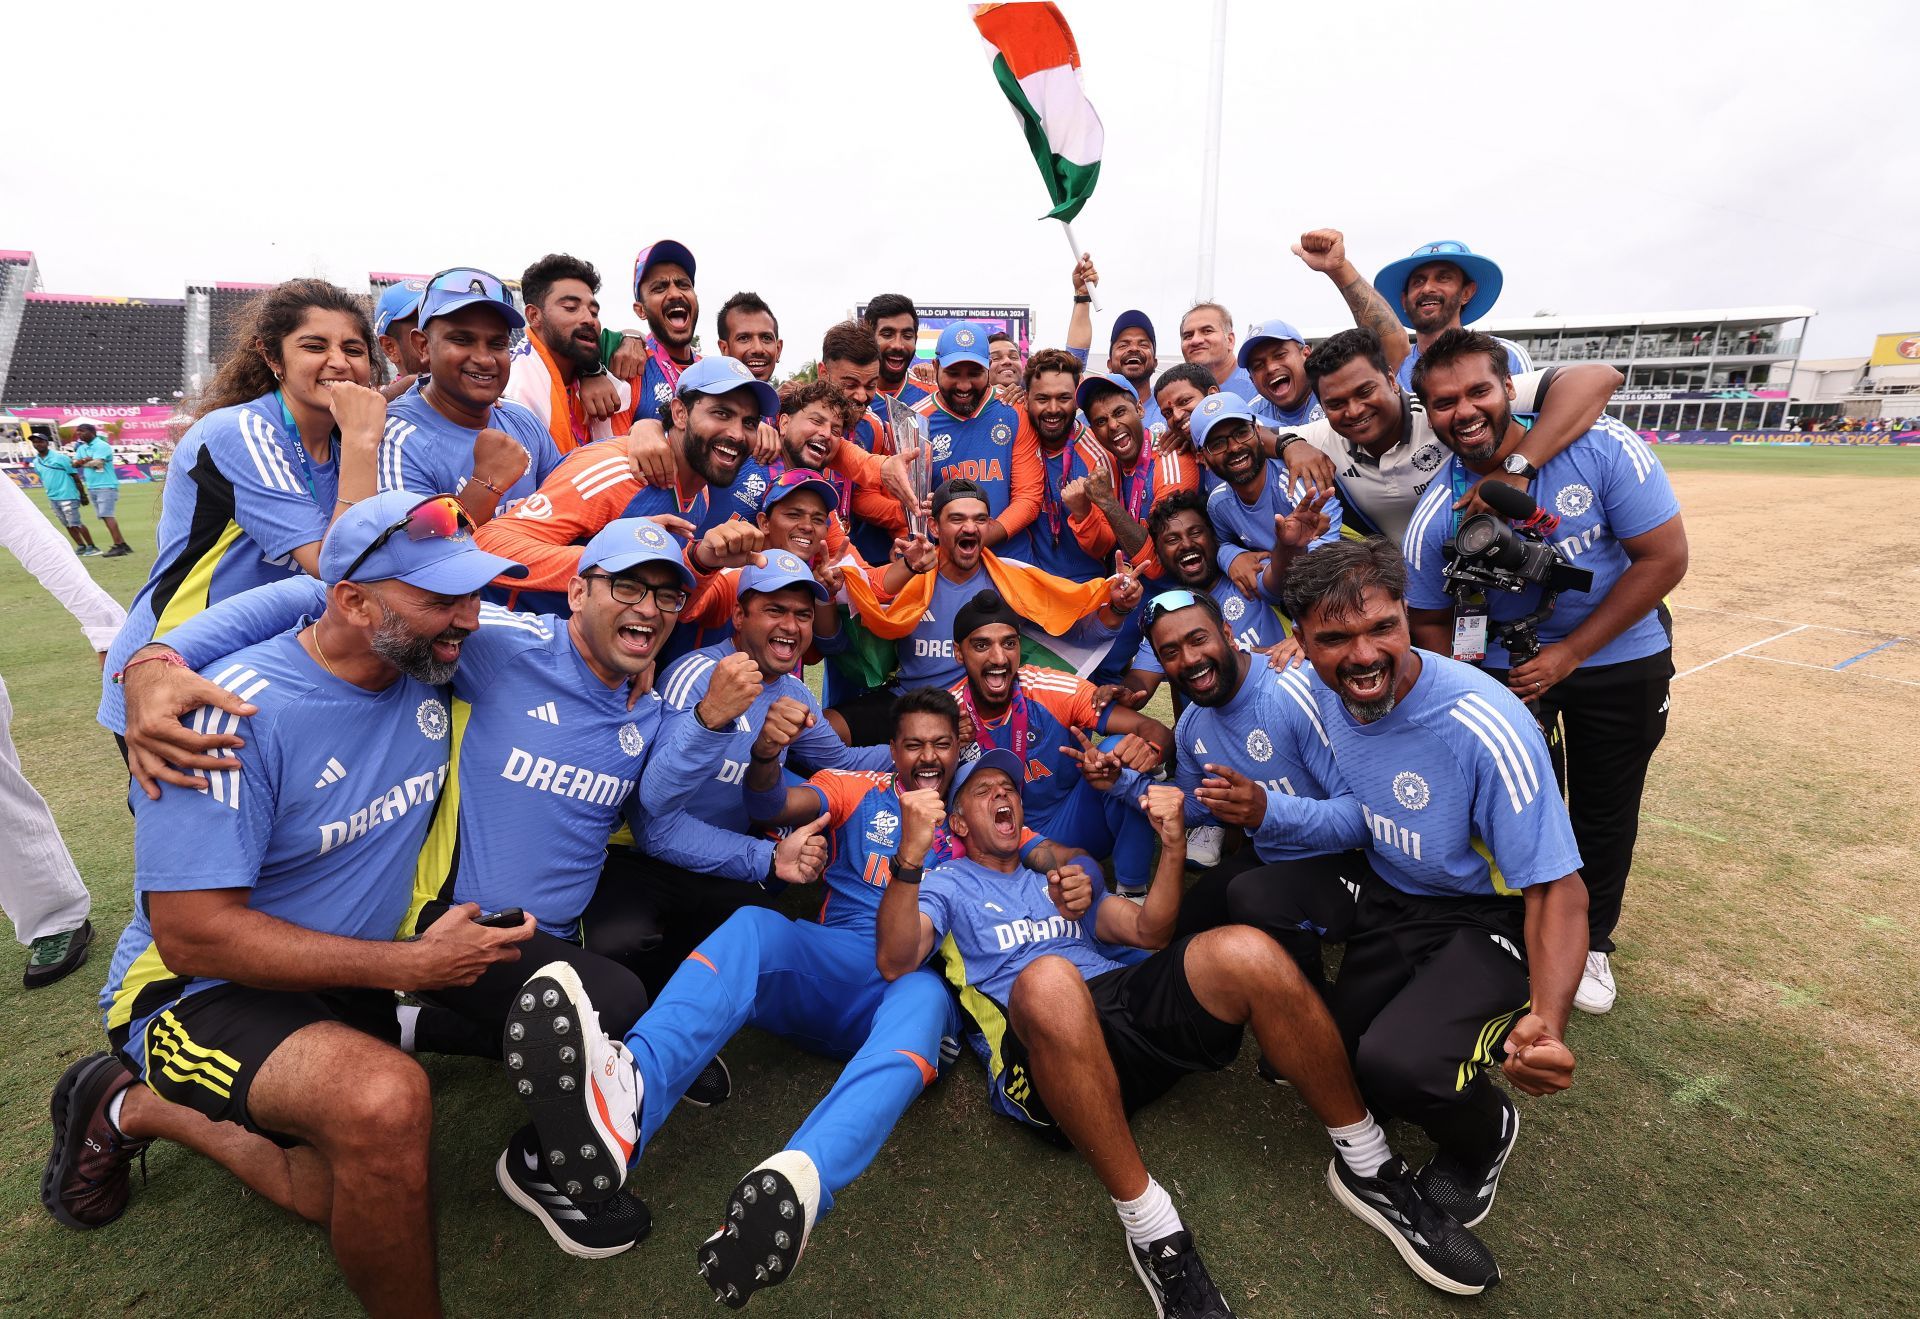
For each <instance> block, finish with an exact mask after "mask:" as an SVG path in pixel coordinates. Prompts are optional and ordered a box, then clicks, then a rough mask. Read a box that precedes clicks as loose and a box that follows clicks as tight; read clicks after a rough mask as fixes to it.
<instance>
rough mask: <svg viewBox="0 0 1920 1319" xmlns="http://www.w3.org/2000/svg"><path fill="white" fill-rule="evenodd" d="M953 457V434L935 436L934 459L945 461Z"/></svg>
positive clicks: (937, 461)
mask: <svg viewBox="0 0 1920 1319" xmlns="http://www.w3.org/2000/svg"><path fill="white" fill-rule="evenodd" d="M951 457H953V436H952V435H948V434H941V435H936V436H934V437H933V461H935V462H936V463H944V462H945V461H947V459H949V458H951Z"/></svg>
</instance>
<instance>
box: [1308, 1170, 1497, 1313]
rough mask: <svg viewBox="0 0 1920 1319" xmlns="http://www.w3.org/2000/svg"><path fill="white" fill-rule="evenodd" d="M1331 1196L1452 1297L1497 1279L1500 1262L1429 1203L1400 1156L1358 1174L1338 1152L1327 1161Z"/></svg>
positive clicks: (1476, 1292)
mask: <svg viewBox="0 0 1920 1319" xmlns="http://www.w3.org/2000/svg"><path fill="white" fill-rule="evenodd" d="M1327 1185H1328V1187H1329V1188H1331V1189H1332V1191H1333V1198H1334V1199H1336V1200H1338V1201H1339V1202H1340V1203H1341V1204H1343V1205H1345V1206H1346V1207H1347V1209H1348V1210H1349V1211H1350V1212H1351V1213H1352V1214H1353V1216H1354V1217H1356V1218H1358V1219H1360V1220H1361V1221H1362V1222H1365V1223H1370V1224H1372V1225H1373V1226H1374V1227H1375V1228H1377V1229H1378V1230H1379V1231H1380V1232H1381V1233H1382V1234H1383V1235H1385V1237H1386V1238H1387V1240H1389V1241H1391V1242H1392V1243H1393V1248H1394V1249H1395V1250H1397V1251H1399V1252H1400V1258H1401V1259H1403V1260H1405V1261H1406V1262H1407V1267H1408V1268H1410V1269H1412V1270H1413V1271H1414V1273H1416V1274H1417V1275H1419V1277H1420V1279H1421V1281H1423V1282H1426V1283H1428V1284H1430V1285H1431V1286H1434V1287H1438V1288H1439V1289H1440V1290H1441V1291H1443V1292H1451V1293H1452V1294H1453V1295H1455V1296H1478V1295H1479V1294H1480V1293H1481V1292H1483V1291H1485V1290H1486V1289H1487V1288H1489V1287H1491V1286H1493V1285H1494V1284H1495V1283H1496V1282H1499V1281H1500V1266H1499V1265H1498V1264H1496V1263H1494V1260H1493V1252H1492V1251H1490V1250H1488V1249H1487V1248H1486V1247H1485V1246H1484V1245H1482V1244H1481V1243H1480V1238H1479V1237H1476V1236H1475V1235H1474V1234H1473V1233H1471V1232H1469V1231H1468V1230H1467V1229H1466V1228H1464V1227H1461V1226H1460V1224H1459V1223H1458V1222H1457V1221H1456V1220H1455V1219H1454V1217H1453V1215H1451V1214H1449V1213H1447V1212H1446V1211H1445V1210H1444V1209H1441V1208H1439V1207H1438V1206H1436V1205H1433V1204H1430V1203H1428V1201H1427V1200H1426V1198H1425V1197H1424V1196H1422V1195H1421V1194H1420V1188H1419V1187H1417V1186H1415V1185H1414V1181H1413V1174H1412V1173H1411V1172H1409V1171H1408V1170H1407V1161H1406V1160H1405V1159H1403V1158H1401V1157H1400V1156H1399V1155H1397V1154H1396V1155H1394V1156H1393V1158H1391V1159H1389V1160H1387V1162H1386V1163H1384V1164H1382V1165H1381V1166H1380V1171H1379V1172H1377V1173H1375V1174H1374V1175H1373V1176H1371V1177H1362V1176H1360V1175H1359V1174H1358V1173H1356V1172H1354V1171H1353V1170H1352V1169H1351V1168H1349V1167H1347V1161H1346V1160H1345V1159H1343V1158H1341V1157H1340V1156H1339V1155H1337V1154H1336V1155H1334V1156H1333V1162H1332V1163H1330V1164H1328V1165H1327Z"/></svg>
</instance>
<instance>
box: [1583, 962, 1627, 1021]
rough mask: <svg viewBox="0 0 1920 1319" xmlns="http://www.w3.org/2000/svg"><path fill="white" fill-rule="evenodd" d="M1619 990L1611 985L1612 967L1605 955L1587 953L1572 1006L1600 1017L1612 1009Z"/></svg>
mask: <svg viewBox="0 0 1920 1319" xmlns="http://www.w3.org/2000/svg"><path fill="white" fill-rule="evenodd" d="M1618 996H1619V990H1618V988H1617V987H1616V986H1615V985H1614V983H1613V966H1612V964H1611V963H1609V962H1608V961H1607V955H1606V954H1605V953H1588V954H1587V969H1586V970H1585V971H1583V972H1581V974H1580V988H1578V989H1576V990H1575V991H1574V993H1573V1005H1574V1006H1575V1007H1576V1008H1579V1009H1580V1010H1581V1011H1582V1012H1591V1013H1592V1014H1593V1015H1594V1016H1596V1017H1598V1016H1601V1015H1603V1014H1605V1013H1607V1012H1609V1011H1611V1010H1612V1008H1613V1000H1614V999H1615V998H1617V997H1618Z"/></svg>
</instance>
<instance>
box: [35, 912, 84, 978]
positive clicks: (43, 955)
mask: <svg viewBox="0 0 1920 1319" xmlns="http://www.w3.org/2000/svg"><path fill="white" fill-rule="evenodd" d="M92 946H93V922H92V921H85V920H83V921H81V922H80V927H79V928H78V929H74V930H62V931H61V932H60V933H58V934H43V935H41V936H40V937H39V938H38V939H35V940H34V941H33V948H32V951H30V952H29V953H28V954H27V969H26V972H25V974H23V975H22V976H21V977H20V983H21V984H23V985H25V986H26V987H27V988H28V989H41V988H44V987H45V986H47V985H50V984H52V983H53V982H54V981H56V980H59V979H62V978H64V977H66V976H69V975H72V974H73V973H74V972H75V971H78V970H79V969H80V967H81V965H82V964H83V963H85V962H86V960H87V949H89V948H91V947H92Z"/></svg>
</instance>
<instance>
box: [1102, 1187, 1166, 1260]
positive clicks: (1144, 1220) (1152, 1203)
mask: <svg viewBox="0 0 1920 1319" xmlns="http://www.w3.org/2000/svg"><path fill="white" fill-rule="evenodd" d="M1113 1207H1114V1209H1115V1210H1117V1211H1118V1212H1119V1214H1120V1225H1121V1226H1122V1227H1124V1228H1126V1229H1127V1240H1129V1241H1131V1242H1132V1243H1133V1244H1134V1245H1136V1246H1148V1245H1152V1244H1153V1243H1154V1242H1156V1241H1158V1240H1160V1239H1161V1238H1162V1237H1170V1236H1172V1235H1173V1234H1174V1233H1175V1232H1178V1231H1179V1230H1180V1228H1181V1222H1180V1211H1179V1210H1177V1209H1175V1208H1174V1207H1173V1197H1171V1196H1169V1195H1168V1194H1167V1189H1166V1187H1164V1186H1162V1185H1160V1183H1159V1182H1156V1181H1154V1180H1153V1178H1151V1177H1149V1178H1147V1189H1146V1190H1144V1191H1142V1192H1140V1195H1139V1198H1137V1199H1133V1200H1115V1201H1114V1202H1113Z"/></svg>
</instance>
